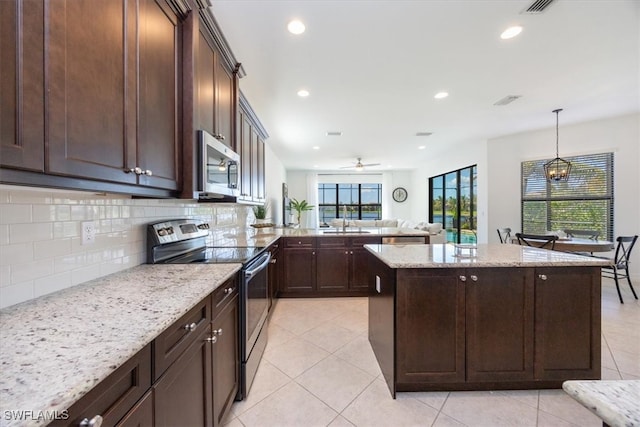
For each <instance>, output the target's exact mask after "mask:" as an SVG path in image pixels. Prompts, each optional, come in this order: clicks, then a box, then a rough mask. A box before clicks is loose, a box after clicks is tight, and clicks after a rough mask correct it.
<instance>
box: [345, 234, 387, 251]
mask: <svg viewBox="0 0 640 427" xmlns="http://www.w3.org/2000/svg"><path fill="white" fill-rule="evenodd" d="M380 243H382V237H373V236H361V237H352V238H351V246H353V247H354V248H355V247H358V246H364V245H379V244H380Z"/></svg>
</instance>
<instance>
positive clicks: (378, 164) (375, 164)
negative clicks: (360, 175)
mask: <svg viewBox="0 0 640 427" xmlns="http://www.w3.org/2000/svg"><path fill="white" fill-rule="evenodd" d="M362 166H380V163H367V164H364V165H362Z"/></svg>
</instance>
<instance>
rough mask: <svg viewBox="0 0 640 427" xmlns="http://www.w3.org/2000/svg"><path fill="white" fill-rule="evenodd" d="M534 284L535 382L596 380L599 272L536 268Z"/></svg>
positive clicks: (582, 269) (588, 269)
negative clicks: (538, 380)
mask: <svg viewBox="0 0 640 427" xmlns="http://www.w3.org/2000/svg"><path fill="white" fill-rule="evenodd" d="M535 286H536V309H535V310H536V322H535V341H536V349H535V377H536V379H540V380H566V379H569V378H571V379H599V378H600V350H601V349H600V346H601V342H600V339H601V338H600V316H601V314H600V304H601V300H600V292H601V276H600V268H599V267H572V268H536V277H535Z"/></svg>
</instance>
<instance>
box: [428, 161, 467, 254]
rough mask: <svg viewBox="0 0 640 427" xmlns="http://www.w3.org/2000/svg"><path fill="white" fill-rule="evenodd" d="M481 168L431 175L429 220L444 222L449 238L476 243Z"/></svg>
mask: <svg viewBox="0 0 640 427" xmlns="http://www.w3.org/2000/svg"><path fill="white" fill-rule="evenodd" d="M476 182H477V167H476V165H473V166H469V167H467V168H463V169H458V170H455V171H452V172H447V173H445V174H442V175H438V176H434V177H431V178H429V193H430V196H429V201H430V203H429V222H440V223H442V225H443V227H444V228H445V230H446V231H447V241H448V242H453V243H476V241H477V237H476V227H477V211H476V209H477V208H476V206H477V196H476V195H477V184H476Z"/></svg>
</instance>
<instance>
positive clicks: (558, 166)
mask: <svg viewBox="0 0 640 427" xmlns="http://www.w3.org/2000/svg"><path fill="white" fill-rule="evenodd" d="M560 111H562V108H559V109H557V110H553V112H554V113H556V158H555V159H553V160H551V161H550V162H547V163H545V165H544V175H545V177H546V178H547V181H549V182H558V181H568V180H569V174H570V173H571V162H568V161H566V160H564V159H561V158H560V156H559V155H558V113H559V112H560Z"/></svg>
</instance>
